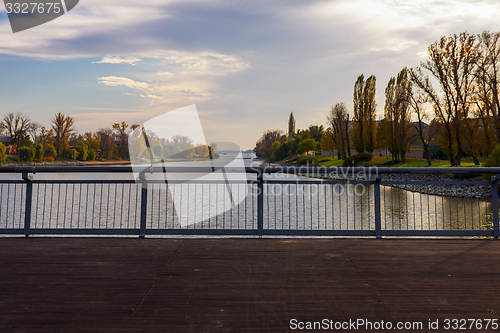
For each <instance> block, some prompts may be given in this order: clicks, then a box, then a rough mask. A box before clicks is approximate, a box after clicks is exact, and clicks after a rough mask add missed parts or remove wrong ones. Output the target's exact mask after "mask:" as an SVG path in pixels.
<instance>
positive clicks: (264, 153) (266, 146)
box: [254, 130, 283, 158]
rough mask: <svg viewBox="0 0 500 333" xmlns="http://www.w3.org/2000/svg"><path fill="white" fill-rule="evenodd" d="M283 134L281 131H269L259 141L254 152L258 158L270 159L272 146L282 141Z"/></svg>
mask: <svg viewBox="0 0 500 333" xmlns="http://www.w3.org/2000/svg"><path fill="white" fill-rule="evenodd" d="M282 136H283V134H282V132H281V131H280V130H273V131H272V130H268V131H267V132H264V134H263V135H262V137H261V138H260V139H259V141H257V143H256V145H255V148H254V151H255V153H256V154H257V156H260V157H263V158H269V157H271V155H272V150H271V146H272V144H273V143H274V142H275V141H280V140H281V138H282Z"/></svg>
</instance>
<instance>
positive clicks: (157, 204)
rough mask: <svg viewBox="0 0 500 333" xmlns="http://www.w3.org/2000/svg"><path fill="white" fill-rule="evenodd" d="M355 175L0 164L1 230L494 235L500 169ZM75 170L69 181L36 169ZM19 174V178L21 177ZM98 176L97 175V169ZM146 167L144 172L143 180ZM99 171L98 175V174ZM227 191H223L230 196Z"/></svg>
mask: <svg viewBox="0 0 500 333" xmlns="http://www.w3.org/2000/svg"><path fill="white" fill-rule="evenodd" d="M368 171H369V177H367V178H366V179H363V180H361V179H359V178H358V179H355V180H334V179H329V178H326V179H322V180H318V179H315V178H304V177H296V178H283V177H281V176H278V175H286V174H308V175H313V176H314V175H328V174H331V173H335V174H337V175H338V174H341V173H344V174H359V173H361V172H364V173H366V172H367V169H366V168H323V167H285V168H282V167H274V168H263V167H253V168H252V167H248V168H245V169H244V170H242V169H240V170H225V172H227V173H232V172H233V173H236V172H239V173H240V174H244V175H248V177H247V178H246V179H239V180H231V181H230V182H228V181H221V180H210V179H202V178H194V179H190V180H189V181H186V180H183V179H173V180H169V181H165V180H164V179H161V178H160V179H158V178H156V179H155V178H154V176H155V175H159V174H163V175H164V174H193V173H194V174H197V173H207V168H203V167H191V168H146V169H145V170H144V172H143V173H141V175H140V177H139V178H140V181H136V180H134V179H133V177H131V176H128V177H129V178H130V179H129V180H127V179H124V178H125V176H123V177H121V178H122V179H112V178H113V177H110V176H111V175H117V174H121V175H125V174H129V175H131V174H132V172H133V169H132V168H131V167H4V168H0V173H1V174H10V175H11V176H12V177H11V178H13V177H15V176H13V175H17V177H18V178H20V179H6V180H0V234H20V235H26V236H29V235H37V234H38V235H41V234H45V235H138V236H139V237H145V236H146V235H256V236H264V235H269V236H293V235H295V236H298V235H300V236H374V237H378V238H380V237H384V236H398V237H402V236H426V237H436V236H455V237H457V236H464V237H473V236H482V237H494V238H498V236H499V234H500V228H499V214H498V188H497V181H498V179H500V177H499V176H497V175H500V168H371V169H369V170H368ZM415 173H420V174H424V173H429V174H437V173H441V174H442V173H453V174H480V173H481V174H492V175H493V177H492V180H491V181H484V180H467V181H461V180H433V181H429V180H391V179H383V177H382V175H386V174H415ZM35 174H36V175H40V174H43V175H53V174H57V175H67V176H79V177H76V178H75V177H73V178H74V179H65V178H67V177H58V178H56V179H50V177H49V178H43V177H42V178H40V177H38V176H36V177H34V176H33V175H35ZM19 175H20V176H21V177H19ZM96 175H99V177H97V176H96ZM149 175H151V177H150V179H147V178H148V177H149ZM99 178H101V179H99ZM457 186H466V187H467V188H473V187H478V186H489V187H490V191H491V196H490V197H489V198H488V199H474V198H469V197H465V196H460V195H456V196H446V195H442V193H437V192H439V191H437V190H436V187H439V188H440V189H443V188H444V189H448V192H446V191H445V192H444V193H449V192H453V188H456V187H457ZM228 193H229V195H228Z"/></svg>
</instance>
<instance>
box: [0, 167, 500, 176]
mask: <svg viewBox="0 0 500 333" xmlns="http://www.w3.org/2000/svg"><path fill="white" fill-rule="evenodd" d="M138 168H141V171H142V172H144V173H205V172H207V171H209V172H212V171H213V170H214V168H212V167H211V166H206V167H150V166H146V167H144V168H142V167H140V166H138ZM221 168H222V167H220V166H217V167H215V170H218V169H221ZM367 171H368V172H371V173H372V174H403V173H406V174H500V167H447V168H436V167H420V168H390V167H322V166H271V167H265V166H264V167H245V168H236V167H224V172H235V173H237V172H241V173H243V172H244V173H252V174H263V173H268V174H272V173H289V174H299V173H303V172H315V173H338V174H345V175H348V174H352V173H362V172H367ZM132 172H134V167H132V166H15V167H0V173H132Z"/></svg>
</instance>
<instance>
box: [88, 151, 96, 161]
mask: <svg viewBox="0 0 500 333" xmlns="http://www.w3.org/2000/svg"><path fill="white" fill-rule="evenodd" d="M93 160H95V150H94V149H89V155H88V156H87V161H93Z"/></svg>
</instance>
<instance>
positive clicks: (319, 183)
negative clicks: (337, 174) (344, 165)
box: [264, 179, 374, 185]
mask: <svg viewBox="0 0 500 333" xmlns="http://www.w3.org/2000/svg"><path fill="white" fill-rule="evenodd" d="M264 182H265V183H266V184H284V185H285V184H312V185H314V184H316V185H322V184H342V185H348V184H365V185H370V184H373V183H374V181H370V180H352V181H351V180H324V179H318V180H303V179H296V180H274V179H272V180H269V179H264Z"/></svg>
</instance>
